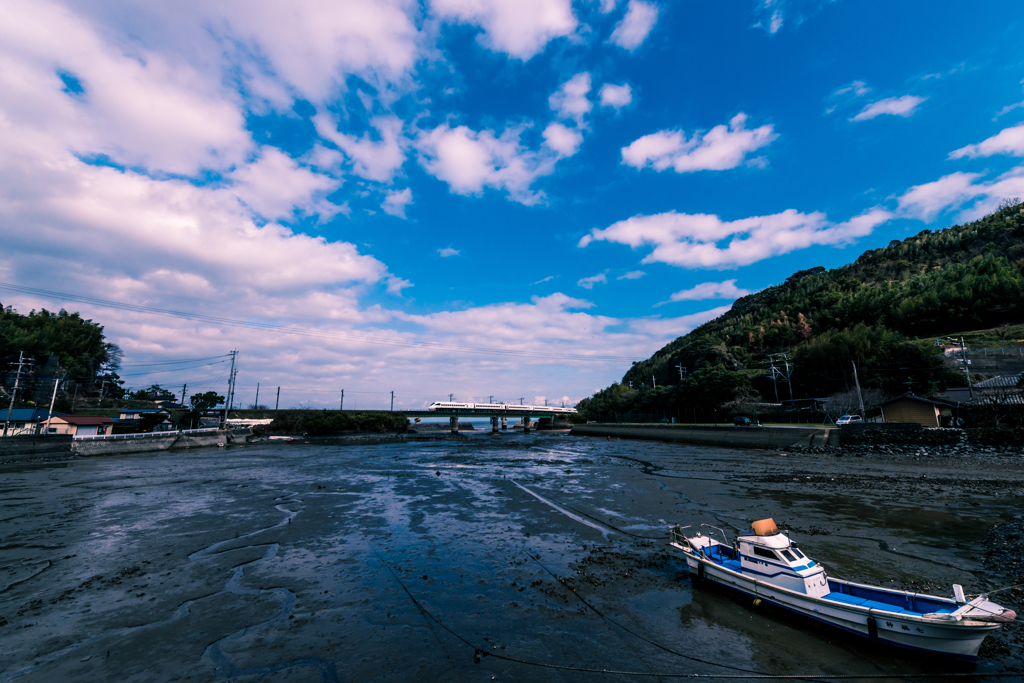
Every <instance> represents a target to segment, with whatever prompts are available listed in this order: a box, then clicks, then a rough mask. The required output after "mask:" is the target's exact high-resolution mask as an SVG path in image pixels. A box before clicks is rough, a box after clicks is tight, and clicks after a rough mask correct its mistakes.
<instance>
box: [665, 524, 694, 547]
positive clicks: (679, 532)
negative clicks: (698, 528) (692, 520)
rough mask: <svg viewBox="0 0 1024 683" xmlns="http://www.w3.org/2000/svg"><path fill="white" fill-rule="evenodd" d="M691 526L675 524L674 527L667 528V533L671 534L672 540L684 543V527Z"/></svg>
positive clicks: (689, 527)
mask: <svg viewBox="0 0 1024 683" xmlns="http://www.w3.org/2000/svg"><path fill="white" fill-rule="evenodd" d="M692 528H693V527H691V526H679V525H678V524H676V525H675V526H674V527H672V528H671V529H669V533H670V534H671V535H672V542H673V543H679V544H684V543H685V541H686V533H685V530H686V529H692Z"/></svg>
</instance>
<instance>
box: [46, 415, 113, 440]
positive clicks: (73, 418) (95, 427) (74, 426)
mask: <svg viewBox="0 0 1024 683" xmlns="http://www.w3.org/2000/svg"><path fill="white" fill-rule="evenodd" d="M115 422H116V420H111V419H110V418H109V417H101V416H98V415H60V416H57V415H54V416H53V418H52V419H51V420H50V428H49V429H47V430H46V433H47V434H70V435H72V436H92V435H102V434H110V432H111V429H112V428H113V426H114V424H115Z"/></svg>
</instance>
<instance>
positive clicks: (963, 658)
mask: <svg viewBox="0 0 1024 683" xmlns="http://www.w3.org/2000/svg"><path fill="white" fill-rule="evenodd" d="M704 578H705V579H706V580H708V581H711V582H712V583H714V584H715V585H716V586H721V587H722V588H727V589H729V590H733V591H736V592H737V593H742V594H743V595H746V596H749V597H752V598H758V599H759V600H761V601H762V602H767V603H768V604H769V605H773V606H775V607H780V608H782V609H784V610H786V611H787V612H790V613H792V614H795V615H796V616H798V617H806V618H808V619H811V620H812V621H817V622H819V623H822V624H825V625H827V626H831V627H832V628H835V629H839V630H840V631H846V632H847V633H852V634H854V635H857V636H860V637H861V638H864V639H866V640H867V639H868V634H867V633H861V632H860V631H858V630H856V629H852V628H848V627H846V626H841V625H839V624H837V623H835V622H832V621H829V620H827V619H822V618H820V617H815V616H811V615H810V614H805V613H804V612H801V611H799V610H797V609H794V608H793V607H790V606H788V605H784V604H782V603H780V602H775V601H774V600H771V599H769V598H766V597H765V596H763V595H757V594H756V593H750V592H748V591H745V590H743V589H742V588H738V587H736V586H730V585H728V584H725V583H721V582H719V581H717V580H715V579H714V578H713V577H711V576H709V575H708V574H705V575H704ZM878 642H879V643H881V644H883V645H888V646H891V647H898V648H902V649H904V650H914V651H915V652H928V653H930V654H940V655H943V656H945V657H950V658H953V659H958V660H961V661H965V662H976V661H978V658H977V657H976V656H972V655H958V654H952V653H949V652H945V651H944V650H929V649H928V648H923V647H914V646H913V645H906V644H904V643H897V642H895V641H892V640H887V639H885V638H883V637H882V636H881V635H879V637H878Z"/></svg>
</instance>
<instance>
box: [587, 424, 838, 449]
mask: <svg viewBox="0 0 1024 683" xmlns="http://www.w3.org/2000/svg"><path fill="white" fill-rule="evenodd" d="M834 432H835V429H832V428H827V427H803V426H800V427H797V426H793V427H789V426H787V427H733V426H731V425H722V426H720V427H714V426H696V425H668V424H665V425H661V424H612V423H593V422H591V423H587V424H575V425H573V426H572V431H571V432H569V433H570V434H571V435H573V436H598V437H616V438H623V439H641V440H646V441H667V442H670V443H686V444H696V445H704V446H723V447H727V448H779V447H787V448H789V447H796V446H803V447H806V448H819V447H826V446H829V445H830V440H831V438H832V436H831V435H832V434H833V433H834Z"/></svg>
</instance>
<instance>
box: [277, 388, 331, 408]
mask: <svg viewBox="0 0 1024 683" xmlns="http://www.w3.org/2000/svg"><path fill="white" fill-rule="evenodd" d="M341 400H342V402H344V401H345V390H344V389H342V390H341ZM280 406H281V387H278V388H277V400H276V401H274V410H277V409H278V408H279V407H280Z"/></svg>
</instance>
